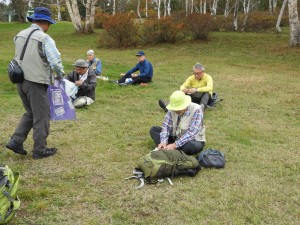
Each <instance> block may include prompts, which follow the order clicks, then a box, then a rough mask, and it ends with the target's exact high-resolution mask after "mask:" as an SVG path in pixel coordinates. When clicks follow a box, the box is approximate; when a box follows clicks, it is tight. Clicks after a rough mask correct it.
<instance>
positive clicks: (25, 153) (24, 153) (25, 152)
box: [6, 145, 27, 155]
mask: <svg viewBox="0 0 300 225" xmlns="http://www.w3.org/2000/svg"><path fill="white" fill-rule="evenodd" d="M6 148H8V149H9V150H11V151H13V152H14V153H16V154H19V155H27V151H25V150H24V152H23V153H21V152H17V151H15V149H13V148H11V147H10V146H9V145H6Z"/></svg>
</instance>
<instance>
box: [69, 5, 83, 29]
mask: <svg viewBox="0 0 300 225" xmlns="http://www.w3.org/2000/svg"><path fill="white" fill-rule="evenodd" d="M66 5H67V9H68V12H69V15H70V18H71V20H72V23H73V26H74V28H75V30H76V32H83V27H82V24H81V19H80V14H79V10H78V5H77V1H76V0H66Z"/></svg>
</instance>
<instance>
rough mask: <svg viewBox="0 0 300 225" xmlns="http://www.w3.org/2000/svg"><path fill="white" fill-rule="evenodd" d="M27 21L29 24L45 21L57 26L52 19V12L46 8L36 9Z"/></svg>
mask: <svg viewBox="0 0 300 225" xmlns="http://www.w3.org/2000/svg"><path fill="white" fill-rule="evenodd" d="M27 20H28V21H29V22H32V21H36V20H45V21H48V22H49V23H51V24H55V23H56V22H55V21H54V20H53V19H52V18H51V12H50V10H49V9H47V8H45V7H36V8H34V13H33V14H32V15H31V16H27Z"/></svg>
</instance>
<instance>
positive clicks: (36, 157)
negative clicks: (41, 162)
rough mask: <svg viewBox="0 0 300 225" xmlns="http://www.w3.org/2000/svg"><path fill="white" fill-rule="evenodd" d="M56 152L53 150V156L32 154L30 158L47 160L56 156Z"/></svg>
mask: <svg viewBox="0 0 300 225" xmlns="http://www.w3.org/2000/svg"><path fill="white" fill-rule="evenodd" d="M56 152H57V149H55V151H54V152H53V154H51V155H38V154H35V153H33V154H32V158H33V159H43V158H48V157H50V156H54V155H55V154H56Z"/></svg>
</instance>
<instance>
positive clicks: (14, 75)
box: [8, 29, 39, 84]
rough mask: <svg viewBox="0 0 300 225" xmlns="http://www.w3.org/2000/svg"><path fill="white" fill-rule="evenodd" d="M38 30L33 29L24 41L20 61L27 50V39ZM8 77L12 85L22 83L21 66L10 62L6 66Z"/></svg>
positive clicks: (12, 61)
mask: <svg viewBox="0 0 300 225" xmlns="http://www.w3.org/2000/svg"><path fill="white" fill-rule="evenodd" d="M37 30H39V29H34V30H32V31H31V32H30V34H29V35H28V37H27V39H26V42H25V44H24V47H23V50H22V54H21V57H20V61H22V60H23V57H24V54H25V50H26V48H27V45H28V41H29V38H30V36H31V35H32V34H33V32H35V31H37ZM8 76H9V79H10V81H11V82H12V83H13V84H18V83H22V82H23V80H24V73H23V70H22V68H21V66H20V65H19V63H18V62H17V61H16V60H14V59H13V60H11V61H10V62H9V64H8Z"/></svg>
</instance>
